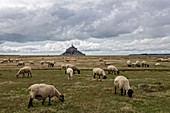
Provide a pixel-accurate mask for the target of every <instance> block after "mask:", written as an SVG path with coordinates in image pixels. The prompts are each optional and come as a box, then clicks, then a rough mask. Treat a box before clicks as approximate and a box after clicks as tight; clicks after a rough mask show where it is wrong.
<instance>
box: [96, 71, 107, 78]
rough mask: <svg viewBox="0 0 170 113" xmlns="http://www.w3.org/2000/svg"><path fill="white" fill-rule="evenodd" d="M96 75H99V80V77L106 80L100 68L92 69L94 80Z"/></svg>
mask: <svg viewBox="0 0 170 113" xmlns="http://www.w3.org/2000/svg"><path fill="white" fill-rule="evenodd" d="M96 75H99V79H100V76H101V75H102V76H103V79H106V78H107V77H106V74H105V72H104V70H103V69H101V68H94V69H93V76H94V78H96Z"/></svg>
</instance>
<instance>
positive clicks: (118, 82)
mask: <svg viewBox="0 0 170 113" xmlns="http://www.w3.org/2000/svg"><path fill="white" fill-rule="evenodd" d="M114 86H115V94H116V87H118V88H119V89H121V96H123V90H125V92H124V95H126V91H127V92H128V96H129V97H132V94H133V90H132V89H131V88H130V85H129V80H128V79H127V78H126V77H124V76H117V77H116V78H115V80H114Z"/></svg>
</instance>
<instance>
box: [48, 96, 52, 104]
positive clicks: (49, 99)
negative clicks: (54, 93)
mask: <svg viewBox="0 0 170 113" xmlns="http://www.w3.org/2000/svg"><path fill="white" fill-rule="evenodd" d="M50 101H51V97H50V96H49V102H48V105H51V103H50Z"/></svg>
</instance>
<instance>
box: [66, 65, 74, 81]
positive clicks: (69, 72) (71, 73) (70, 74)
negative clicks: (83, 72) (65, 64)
mask: <svg viewBox="0 0 170 113" xmlns="http://www.w3.org/2000/svg"><path fill="white" fill-rule="evenodd" d="M65 73H66V74H68V80H69V79H71V80H72V78H73V69H72V68H67V70H66V72H65Z"/></svg>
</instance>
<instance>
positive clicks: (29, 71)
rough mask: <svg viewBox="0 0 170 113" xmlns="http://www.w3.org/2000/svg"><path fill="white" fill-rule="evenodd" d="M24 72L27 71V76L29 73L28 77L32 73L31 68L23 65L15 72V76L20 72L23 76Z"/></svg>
mask: <svg viewBox="0 0 170 113" xmlns="http://www.w3.org/2000/svg"><path fill="white" fill-rule="evenodd" d="M25 73H28V76H27V77H29V74H30V77H32V74H31V68H30V67H28V66H26V67H23V68H21V69H20V70H19V71H18V73H17V74H16V77H17V78H18V77H19V75H20V74H23V77H25Z"/></svg>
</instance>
